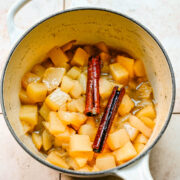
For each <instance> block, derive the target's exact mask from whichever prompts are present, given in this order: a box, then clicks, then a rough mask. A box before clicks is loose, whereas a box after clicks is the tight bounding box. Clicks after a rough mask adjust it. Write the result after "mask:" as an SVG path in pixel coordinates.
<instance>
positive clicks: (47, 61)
mask: <svg viewBox="0 0 180 180" xmlns="http://www.w3.org/2000/svg"><path fill="white" fill-rule="evenodd" d="M41 64H42V66H43V67H45V68H50V67H53V66H54V64H53V63H52V61H51V59H50V58H47V59H46V60H44V61H43V62H42V63H41Z"/></svg>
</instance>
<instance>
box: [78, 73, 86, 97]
mask: <svg viewBox="0 0 180 180" xmlns="http://www.w3.org/2000/svg"><path fill="white" fill-rule="evenodd" d="M78 81H79V83H80V84H81V87H82V88H83V92H82V93H83V94H85V93H86V85H87V75H85V74H84V73H81V74H80V76H79V77H78Z"/></svg>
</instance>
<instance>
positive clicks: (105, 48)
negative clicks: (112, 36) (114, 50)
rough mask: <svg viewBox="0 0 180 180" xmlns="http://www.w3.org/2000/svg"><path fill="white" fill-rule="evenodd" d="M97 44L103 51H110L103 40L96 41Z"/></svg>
mask: <svg viewBox="0 0 180 180" xmlns="http://www.w3.org/2000/svg"><path fill="white" fill-rule="evenodd" d="M95 46H96V47H97V48H98V49H100V50H101V51H103V52H105V53H109V50H108V47H107V45H106V44H105V43H104V42H103V41H101V42H98V43H96V44H95Z"/></svg>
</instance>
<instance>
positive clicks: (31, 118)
mask: <svg viewBox="0 0 180 180" xmlns="http://www.w3.org/2000/svg"><path fill="white" fill-rule="evenodd" d="M19 118H20V120H21V121H24V122H26V123H28V124H29V125H32V126H35V125H36V124H37V122H38V111H37V105H23V106H21V108H20V113H19Z"/></svg>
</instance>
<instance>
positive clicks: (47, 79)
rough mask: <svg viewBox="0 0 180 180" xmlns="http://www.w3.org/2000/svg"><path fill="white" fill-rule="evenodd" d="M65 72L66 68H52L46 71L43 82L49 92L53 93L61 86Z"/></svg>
mask: <svg viewBox="0 0 180 180" xmlns="http://www.w3.org/2000/svg"><path fill="white" fill-rule="evenodd" d="M65 72H66V70H65V68H54V67H50V68H48V69H46V71H45V73H44V76H43V79H42V82H43V83H44V84H45V85H46V86H47V88H48V91H52V90H53V89H55V88H57V87H58V86H59V84H60V83H61V81H62V78H63V76H64V73H65Z"/></svg>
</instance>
